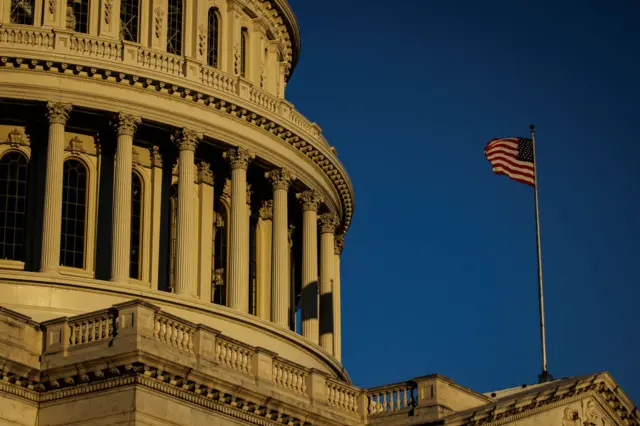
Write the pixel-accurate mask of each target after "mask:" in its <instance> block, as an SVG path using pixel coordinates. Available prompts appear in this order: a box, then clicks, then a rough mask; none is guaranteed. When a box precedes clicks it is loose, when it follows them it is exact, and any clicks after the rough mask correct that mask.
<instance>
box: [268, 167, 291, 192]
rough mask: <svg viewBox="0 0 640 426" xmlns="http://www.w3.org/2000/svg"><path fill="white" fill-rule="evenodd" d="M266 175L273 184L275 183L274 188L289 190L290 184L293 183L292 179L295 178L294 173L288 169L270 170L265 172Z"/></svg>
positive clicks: (275, 189)
mask: <svg viewBox="0 0 640 426" xmlns="http://www.w3.org/2000/svg"><path fill="white" fill-rule="evenodd" d="M264 177H265V178H267V180H268V181H269V182H271V185H273V190H274V191H277V190H280V189H281V190H285V191H288V190H289V186H290V185H291V181H293V180H294V179H295V176H294V175H293V173H291V172H290V171H289V170H287V169H284V168H283V169H274V170H271V171H269V172H265V174H264Z"/></svg>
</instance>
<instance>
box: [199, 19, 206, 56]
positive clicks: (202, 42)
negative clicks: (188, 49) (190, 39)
mask: <svg viewBox="0 0 640 426" xmlns="http://www.w3.org/2000/svg"><path fill="white" fill-rule="evenodd" d="M206 47H207V29H206V27H205V26H204V25H200V26H199V27H198V50H199V51H200V55H204V52H205V49H206Z"/></svg>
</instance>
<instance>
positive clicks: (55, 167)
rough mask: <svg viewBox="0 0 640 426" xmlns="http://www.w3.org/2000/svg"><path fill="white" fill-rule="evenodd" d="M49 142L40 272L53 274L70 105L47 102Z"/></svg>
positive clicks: (58, 235)
mask: <svg viewBox="0 0 640 426" xmlns="http://www.w3.org/2000/svg"><path fill="white" fill-rule="evenodd" d="M47 110H48V112H47V117H48V119H49V143H48V145H47V167H46V172H45V173H46V174H45V186H44V218H43V223H42V252H41V254H40V270H41V271H42V272H56V271H57V270H58V266H59V265H60V233H61V231H62V173H63V163H64V126H65V124H66V123H67V120H68V119H69V113H70V112H71V105H69V104H62V103H53V102H49V103H48V104H47Z"/></svg>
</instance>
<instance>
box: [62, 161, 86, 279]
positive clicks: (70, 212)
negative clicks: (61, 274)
mask: <svg viewBox="0 0 640 426" xmlns="http://www.w3.org/2000/svg"><path fill="white" fill-rule="evenodd" d="M62 179H63V181H62V234H61V238H60V264H61V265H63V266H70V267H72V268H84V246H85V241H84V240H85V224H86V205H87V169H86V167H85V166H84V164H83V163H82V162H80V161H78V160H73V159H72V160H67V161H65V162H64V169H63V178H62Z"/></svg>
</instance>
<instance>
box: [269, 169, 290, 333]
mask: <svg viewBox="0 0 640 426" xmlns="http://www.w3.org/2000/svg"><path fill="white" fill-rule="evenodd" d="M264 176H265V177H266V178H267V179H268V180H269V181H270V182H271V184H272V186H273V237H272V241H273V243H272V244H273V245H272V250H271V320H272V321H273V322H274V323H275V324H277V325H279V326H281V327H286V328H288V327H289V304H290V300H289V299H290V297H291V283H290V281H289V280H290V276H289V267H290V264H289V227H288V225H289V217H288V212H287V207H288V199H287V196H288V192H289V186H290V184H291V181H292V180H293V179H295V177H294V176H293V175H292V174H291V173H290V172H289V171H288V170H285V169H276V170H272V171H270V172H266V173H265V175H264Z"/></svg>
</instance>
